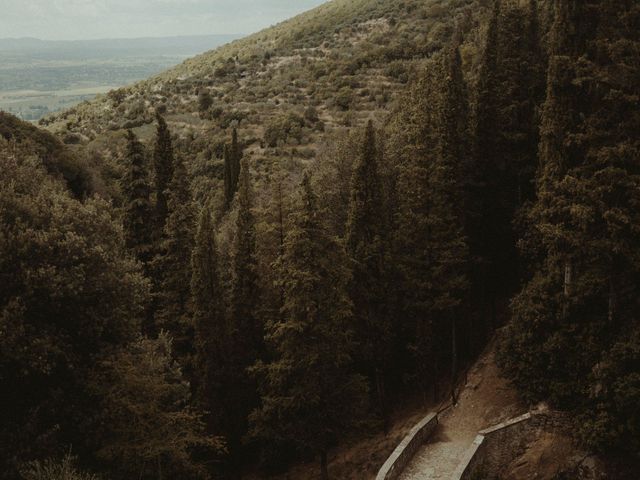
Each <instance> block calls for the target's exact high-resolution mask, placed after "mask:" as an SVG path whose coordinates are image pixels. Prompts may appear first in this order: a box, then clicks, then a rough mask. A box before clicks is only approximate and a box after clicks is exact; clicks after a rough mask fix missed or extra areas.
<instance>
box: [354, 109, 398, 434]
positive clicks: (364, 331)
mask: <svg viewBox="0 0 640 480" xmlns="http://www.w3.org/2000/svg"><path fill="white" fill-rule="evenodd" d="M378 157H379V154H378V150H377V147H376V134H375V130H374V128H373V123H372V122H371V121H369V123H368V124H367V127H366V131H365V135H364V140H363V143H362V148H361V152H360V155H359V158H358V160H357V162H356V165H355V168H354V172H353V178H352V185H351V202H350V207H349V217H348V221H347V236H346V245H347V251H348V254H349V257H350V258H351V261H352V265H353V278H352V282H351V285H350V288H349V290H350V293H351V299H352V301H353V304H354V314H355V318H356V335H357V339H358V341H359V343H360V355H361V356H362V357H363V361H364V362H365V368H366V373H367V374H368V376H369V377H370V379H371V381H372V384H373V387H374V388H372V391H374V392H375V395H376V403H377V407H378V409H379V410H380V413H381V414H382V416H383V419H384V421H385V425H386V422H387V421H388V405H387V398H386V397H387V394H386V374H387V372H388V369H389V360H390V358H389V357H390V353H391V352H390V350H391V346H392V340H393V339H392V334H393V328H392V322H391V318H390V311H389V305H388V295H389V282H388V280H389V275H388V268H389V267H388V265H387V264H388V262H389V249H390V231H389V227H388V225H387V214H386V205H385V201H384V192H383V189H382V181H381V179H380V175H379V173H378V160H379V158H378Z"/></svg>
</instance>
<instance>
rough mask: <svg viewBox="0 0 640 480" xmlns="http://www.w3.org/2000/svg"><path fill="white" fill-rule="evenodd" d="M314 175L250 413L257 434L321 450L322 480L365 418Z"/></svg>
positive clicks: (336, 261) (290, 243)
mask: <svg viewBox="0 0 640 480" xmlns="http://www.w3.org/2000/svg"><path fill="white" fill-rule="evenodd" d="M316 201H317V199H316V197H315V195H314V193H313V191H312V190H311V186H310V182H309V178H308V176H305V178H304V180H303V183H302V195H301V202H300V206H299V211H298V212H297V213H296V214H295V215H294V219H293V222H292V226H291V229H290V230H289V231H288V232H287V236H286V240H285V253H284V256H283V258H282V268H281V271H282V272H283V278H282V283H283V286H284V292H285V303H284V308H283V318H282V319H276V320H274V321H272V322H270V324H269V326H268V335H267V338H268V340H269V343H270V345H272V346H273V349H274V351H275V354H276V357H277V358H276V359H275V360H274V361H272V362H270V363H267V364H265V363H258V364H257V365H256V366H255V367H254V369H253V371H254V373H255V374H256V375H257V377H258V378H259V381H260V393H261V398H262V405H261V407H260V408H259V409H257V410H256V411H255V412H254V413H253V414H252V415H251V420H252V424H253V435H254V436H257V437H259V438H263V439H264V440H266V441H271V440H274V439H279V440H280V439H285V440H288V441H291V442H293V443H295V444H296V445H298V446H300V447H302V448H304V449H307V450H310V451H313V452H316V453H317V454H318V455H319V457H320V467H321V478H322V479H325V480H326V479H328V478H329V474H328V468H327V454H328V450H329V448H330V447H331V446H333V445H334V444H335V442H336V441H337V440H339V439H340V438H341V437H342V436H343V435H344V434H345V433H346V432H347V431H348V430H349V429H350V428H353V427H354V424H355V422H356V421H357V420H358V418H359V417H360V415H361V414H362V412H363V407H364V405H365V400H366V394H367V393H366V392H367V390H366V383H365V380H364V378H362V377H361V376H359V375H357V374H354V373H353V372H352V370H351V358H352V354H353V350H352V349H353V338H352V332H351V329H350V328H349V325H350V324H351V321H352V320H351V316H352V306H351V302H350V301H349V297H348V294H347V286H348V282H349V270H348V267H347V263H348V262H347V259H346V255H345V253H344V249H343V248H342V247H341V245H339V244H338V243H337V242H336V241H335V240H334V239H333V238H331V237H330V236H329V235H328V234H327V233H326V229H325V228H324V226H323V225H322V223H321V221H320V218H319V215H318V210H317V205H316Z"/></svg>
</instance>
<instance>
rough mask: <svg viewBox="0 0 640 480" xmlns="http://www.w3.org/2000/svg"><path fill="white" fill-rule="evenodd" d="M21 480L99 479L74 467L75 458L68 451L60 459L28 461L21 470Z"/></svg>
mask: <svg viewBox="0 0 640 480" xmlns="http://www.w3.org/2000/svg"><path fill="white" fill-rule="evenodd" d="M20 476H21V477H22V479H23V480H99V477H97V476H95V475H92V474H90V473H85V472H81V471H79V470H78V469H77V467H76V458H75V457H73V456H72V455H71V454H70V453H68V454H67V455H65V456H64V457H63V458H62V459H61V460H59V461H58V460H54V459H48V460H44V461H34V462H29V463H28V464H27V465H25V466H24V467H23V468H22V469H21V471H20Z"/></svg>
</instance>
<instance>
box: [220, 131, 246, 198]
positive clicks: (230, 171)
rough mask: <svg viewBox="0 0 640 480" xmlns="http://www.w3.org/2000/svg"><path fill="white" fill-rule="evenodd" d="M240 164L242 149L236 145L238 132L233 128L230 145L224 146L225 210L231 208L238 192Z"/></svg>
mask: <svg viewBox="0 0 640 480" xmlns="http://www.w3.org/2000/svg"><path fill="white" fill-rule="evenodd" d="M241 162H242V148H241V147H240V144H239V143H238V131H237V130H236V129H235V128H234V129H233V133H232V136H231V145H226V144H225V146H224V197H225V205H226V207H227V208H229V207H230V206H231V202H232V201H233V197H234V196H235V194H236V192H237V191H238V180H239V178H240V164H241Z"/></svg>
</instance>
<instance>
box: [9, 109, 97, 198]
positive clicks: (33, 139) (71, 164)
mask: <svg viewBox="0 0 640 480" xmlns="http://www.w3.org/2000/svg"><path fill="white" fill-rule="evenodd" d="M0 137H3V138H4V139H5V140H7V141H11V142H15V143H17V144H19V145H20V146H21V148H22V149H23V150H25V151H28V152H29V153H31V154H32V155H34V156H37V157H38V158H39V159H40V161H41V162H42V165H44V167H45V168H46V170H47V172H49V173H50V174H52V175H55V176H60V177H61V178H63V179H64V180H65V182H66V184H67V186H68V188H69V189H70V190H71V191H72V192H73V193H74V195H75V196H76V197H82V196H84V195H88V194H90V193H91V192H92V189H93V178H92V173H91V172H90V171H89V170H88V169H87V165H86V164H84V163H83V162H82V159H80V158H78V157H77V156H76V155H74V154H72V153H71V152H70V151H69V150H68V149H66V148H65V147H64V145H63V144H62V142H60V140H58V138H56V137H55V136H54V135H52V134H51V133H49V132H47V131H45V130H41V129H39V128H37V127H35V126H34V125H32V124H30V123H27V122H23V121H21V120H19V119H18V118H16V117H14V116H13V115H10V114H8V113H5V112H0Z"/></svg>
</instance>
